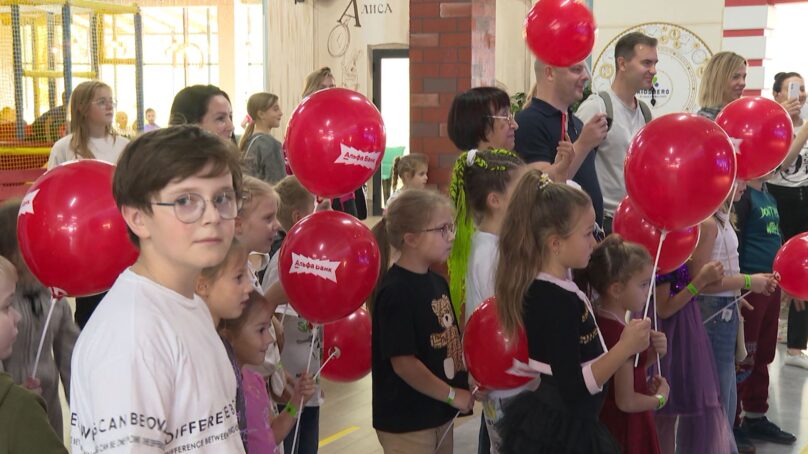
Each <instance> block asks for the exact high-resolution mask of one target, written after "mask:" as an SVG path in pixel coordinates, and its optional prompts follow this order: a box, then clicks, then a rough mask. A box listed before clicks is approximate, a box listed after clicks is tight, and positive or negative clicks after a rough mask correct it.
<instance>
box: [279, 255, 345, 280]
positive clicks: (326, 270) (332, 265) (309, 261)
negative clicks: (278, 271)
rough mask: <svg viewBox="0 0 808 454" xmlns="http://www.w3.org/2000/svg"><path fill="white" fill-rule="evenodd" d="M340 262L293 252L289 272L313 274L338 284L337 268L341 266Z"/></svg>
mask: <svg viewBox="0 0 808 454" xmlns="http://www.w3.org/2000/svg"><path fill="white" fill-rule="evenodd" d="M339 264H340V262H334V261H331V260H318V259H313V258H310V257H306V256H305V255H300V254H296V253H294V252H292V266H291V268H289V272H290V273H292V274H296V273H298V274H299V273H308V274H313V275H315V276H317V277H321V278H323V279H325V280H328V281H331V282H333V283H335V284H336V283H337V268H338V267H339Z"/></svg>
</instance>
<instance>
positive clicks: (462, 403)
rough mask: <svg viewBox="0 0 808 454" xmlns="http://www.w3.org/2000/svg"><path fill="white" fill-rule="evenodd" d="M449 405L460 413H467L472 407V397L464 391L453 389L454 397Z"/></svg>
mask: <svg viewBox="0 0 808 454" xmlns="http://www.w3.org/2000/svg"><path fill="white" fill-rule="evenodd" d="M451 405H452V407H454V408H456V409H458V410H460V411H461V412H462V413H468V412H470V411H471V409H472V408H473V407H474V396H472V395H471V392H469V391H467V390H465V389H457V388H455V397H454V400H453V401H452V403H451Z"/></svg>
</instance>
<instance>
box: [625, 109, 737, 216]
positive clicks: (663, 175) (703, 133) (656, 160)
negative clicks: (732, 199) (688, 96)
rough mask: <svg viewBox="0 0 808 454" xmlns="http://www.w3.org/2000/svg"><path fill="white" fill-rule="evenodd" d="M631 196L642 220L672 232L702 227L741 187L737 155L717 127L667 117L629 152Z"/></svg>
mask: <svg viewBox="0 0 808 454" xmlns="http://www.w3.org/2000/svg"><path fill="white" fill-rule="evenodd" d="M624 175H625V179H626V192H627V193H628V196H629V197H630V198H631V200H632V201H633V202H634V205H635V206H636V207H637V208H638V209H639V210H640V212H641V214H642V217H643V218H645V219H647V220H648V221H650V222H651V223H652V224H653V225H655V226H657V227H658V228H660V229H664V230H667V231H671V230H679V229H683V228H685V227H690V226H692V225H696V224H698V223H700V222H701V221H703V220H705V219H707V218H708V217H710V216H711V215H712V214H713V213H715V211H716V210H717V209H718V207H720V206H721V204H722V203H723V202H724V200H725V199H726V198H727V196H728V195H729V191H730V190H731V189H732V185H733V183H734V182H735V152H734V150H733V148H732V142H730V140H729V137H727V134H726V133H725V132H724V130H723V129H721V128H720V127H719V126H718V125H717V124H715V123H714V122H712V121H710V120H708V119H706V118H704V117H701V116H698V115H695V114H686V113H674V114H668V115H663V116H661V117H659V118H657V119H655V120H653V121H651V122H650V123H648V124H647V125H646V126H645V127H644V128H642V129H641V130H640V132H639V133H637V135H635V136H634V139H633V140H632V141H631V144H630V145H629V147H628V152H627V153H626V161H625V168H624Z"/></svg>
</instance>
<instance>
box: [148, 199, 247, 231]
mask: <svg viewBox="0 0 808 454" xmlns="http://www.w3.org/2000/svg"><path fill="white" fill-rule="evenodd" d="M208 202H210V203H211V204H212V205H213V208H215V209H216V211H217V212H218V213H219V217H221V218H222V219H224V220H230V219H235V217H236V215H238V210H239V209H241V203H242V199H241V198H239V197H238V195H237V194H236V192H235V191H222V192H220V193H218V194H216V195H214V196H213V198H212V199H210V200H207V199H205V198H204V197H202V196H201V195H199V194H195V193H193V192H189V193H187V194H182V195H179V196H177V198H176V199H174V201H173V202H152V203H151V204H152V205H157V206H163V207H174V215H175V216H177V219H179V220H180V222H183V223H185V224H193V223H194V222H196V221H198V220H199V219H200V218H202V215H203V214H205V208H206V206H207V204H208Z"/></svg>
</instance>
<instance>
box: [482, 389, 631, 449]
mask: <svg viewBox="0 0 808 454" xmlns="http://www.w3.org/2000/svg"><path fill="white" fill-rule="evenodd" d="M593 398H594V397H593ZM595 407H599V404H598V405H596V406H595ZM503 410H504V416H503V418H502V419H501V420H500V422H499V423H498V425H497V429H498V431H499V433H500V435H501V436H502V452H503V453H506V454H524V453H548V454H550V453H552V454H558V453H570V454H573V453H574V454H579V453H580V454H619V453H620V446H619V445H618V444H617V442H616V441H615V440H614V438H612V435H611V434H610V433H609V430H608V429H607V428H606V427H605V426H604V425H603V424H601V422H600V420H599V419H598V410H595V411H593V412H592V414H591V415H586V416H579V415H578V414H577V413H575V412H571V411H570V410H569V409H568V407H567V405H566V404H565V403H564V401H563V400H562V399H561V395H560V394H559V392H558V388H556V386H555V384H553V383H549V380H544V381H543V382H542V384H541V385H540V386H539V388H538V389H537V390H536V391H532V392H530V391H529V392H524V393H522V394H519V395H518V396H517V397H515V398H513V399H512V400H511V401H510V402H509V404H508V405H507V406H506V407H505V408H504V409H503Z"/></svg>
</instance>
